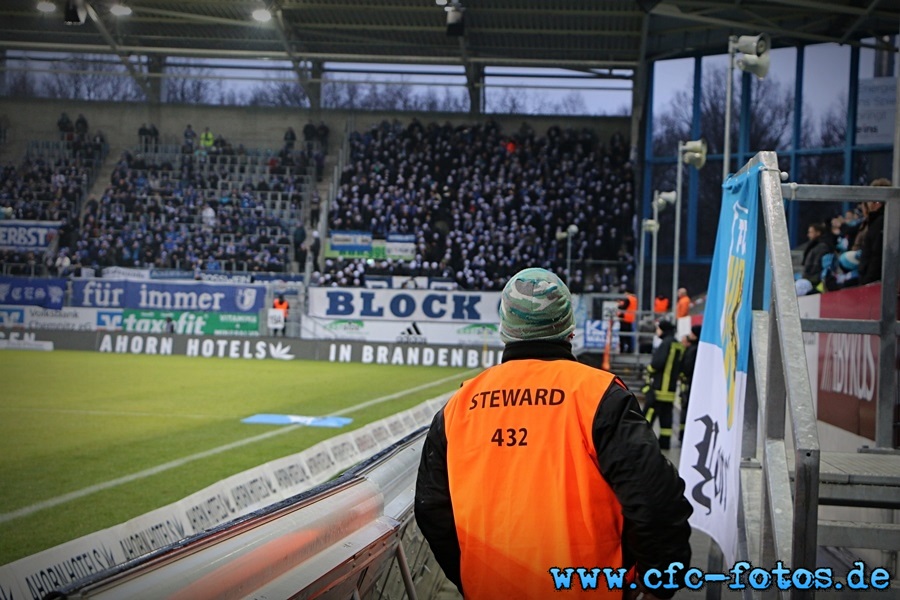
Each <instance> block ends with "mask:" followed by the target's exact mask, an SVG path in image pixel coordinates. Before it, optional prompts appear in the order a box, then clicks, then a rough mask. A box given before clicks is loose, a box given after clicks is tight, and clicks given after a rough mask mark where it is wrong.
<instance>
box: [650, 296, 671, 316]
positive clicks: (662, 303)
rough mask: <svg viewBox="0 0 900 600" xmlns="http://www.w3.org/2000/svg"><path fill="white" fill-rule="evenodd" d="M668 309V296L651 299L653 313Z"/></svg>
mask: <svg viewBox="0 0 900 600" xmlns="http://www.w3.org/2000/svg"><path fill="white" fill-rule="evenodd" d="M668 310H669V299H668V298H655V299H654V300H653V312H655V313H664V312H668Z"/></svg>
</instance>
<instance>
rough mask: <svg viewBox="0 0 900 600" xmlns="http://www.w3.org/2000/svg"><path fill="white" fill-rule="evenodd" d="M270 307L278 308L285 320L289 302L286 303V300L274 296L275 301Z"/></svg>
mask: <svg viewBox="0 0 900 600" xmlns="http://www.w3.org/2000/svg"><path fill="white" fill-rule="evenodd" d="M272 308H275V309H278V310H280V311H281V314H283V315H284V318H285V320H287V316H288V309H289V308H290V304H288V301H287V300H279V299H278V298H275V302H273V303H272Z"/></svg>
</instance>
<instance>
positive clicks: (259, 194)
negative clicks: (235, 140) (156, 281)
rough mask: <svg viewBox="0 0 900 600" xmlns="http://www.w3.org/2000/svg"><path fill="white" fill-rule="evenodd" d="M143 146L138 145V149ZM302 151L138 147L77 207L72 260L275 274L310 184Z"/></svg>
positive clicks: (286, 258) (284, 266)
mask: <svg viewBox="0 0 900 600" xmlns="http://www.w3.org/2000/svg"><path fill="white" fill-rule="evenodd" d="M144 150H146V152H144ZM308 164H309V162H308V160H307V158H306V155H305V153H304V152H292V151H287V150H282V151H281V152H280V153H277V154H276V153H273V152H272V151H271V150H264V149H250V148H244V146H243V145H239V146H238V147H237V148H234V147H233V146H232V145H231V144H230V143H229V142H228V141H227V140H225V138H224V137H223V136H222V135H221V134H220V135H218V136H217V137H216V139H215V142H214V145H213V147H212V148H211V149H210V150H209V151H208V152H207V151H204V150H200V149H197V150H193V149H192V148H190V147H185V146H171V145H164V144H163V145H154V146H153V147H152V148H151V147H150V146H149V145H147V144H141V146H139V147H138V148H136V149H135V150H133V151H126V152H124V153H123V154H122V156H121V157H120V159H119V161H118V162H117V163H116V165H115V167H114V169H113V171H112V174H111V176H110V184H109V186H108V187H107V188H106V190H105V191H104V192H103V194H102V196H101V197H100V199H99V200H97V199H94V198H92V199H90V200H89V201H88V202H87V204H86V209H85V213H84V221H83V226H82V236H81V239H80V240H79V247H78V258H79V260H80V262H81V263H82V264H86V265H91V266H94V267H100V268H102V267H104V266H125V267H160V268H172V269H182V270H195V269H201V268H202V269H204V270H207V271H220V270H221V271H244V272H284V271H287V270H289V269H290V268H291V261H292V260H293V245H292V242H291V239H292V231H293V229H295V228H296V227H298V226H299V224H300V215H301V212H300V211H301V205H302V203H303V194H304V193H305V191H306V187H307V186H308V185H309V182H310V177H309V175H308V174H307V172H308Z"/></svg>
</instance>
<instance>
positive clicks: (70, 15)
mask: <svg viewBox="0 0 900 600" xmlns="http://www.w3.org/2000/svg"><path fill="white" fill-rule="evenodd" d="M86 18H87V7H85V5H84V0H66V10H65V15H64V16H63V21H64V22H65V24H66V25H84V20H85V19H86Z"/></svg>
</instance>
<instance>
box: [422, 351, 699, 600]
mask: <svg viewBox="0 0 900 600" xmlns="http://www.w3.org/2000/svg"><path fill="white" fill-rule="evenodd" d="M570 348H571V347H570V346H569V344H568V343H565V342H519V343H514V344H510V345H507V348H506V350H505V351H504V358H503V360H504V362H503V364H501V365H498V366H496V367H492V368H490V369H487V370H486V371H484V372H483V373H481V374H480V375H478V376H477V377H475V378H474V379H472V380H470V381H467V382H466V383H464V384H463V385H462V387H461V388H460V390H459V391H458V392H456V394H455V395H454V396H453V397H452V398H451V399H450V401H449V402H448V403H447V405H446V406H445V407H444V409H443V410H442V411H441V412H439V413H438V414H437V415H436V416H435V419H434V422H433V423H432V426H431V430H430V431H429V434H428V436H427V438H426V441H425V446H424V448H423V452H422V462H421V464H420V468H419V477H418V481H417V484H416V519H417V521H418V523H419V527H420V529H421V530H422V532H423V534H424V535H425V537H426V539H427V540H428V542H429V544H430V545H431V547H432V550H433V551H434V553H435V556H436V558H437V559H438V562H439V563H440V564H441V567H442V568H443V569H444V571H445V573H446V574H447V576H448V578H450V579H451V581H454V583H456V584H457V586H458V587H460V588H461V590H462V592H463V595H464V596H465V598H467V599H468V598H474V599H485V600H487V599H498V598H517V599H527V598H534V599H544V598H549V597H554V598H555V597H557V596H556V594H557V593H559V594H560V597H581V596H582V595H583V596H585V597H587V596H590V597H592V598H597V597H600V598H603V597H608V598H621V597H622V591H621V590H608V589H607V586H606V585H605V582H604V581H605V580H603V578H602V577H601V578H600V580H599V581H600V585H599V586H598V589H593V590H584V589H582V586H581V583H580V579H579V577H578V575H577V574H576V575H574V576H573V577H572V580H571V586H570V588H569V589H568V590H567V591H562V590H560V591H559V592H557V591H556V587H555V581H554V577H553V576H552V575H551V573H550V569H551V568H553V567H557V568H559V569H565V568H567V567H574V568H578V567H587V568H588V569H591V568H593V567H599V568H601V569H602V568H603V567H611V568H614V569H616V568H628V567H630V566H632V565H633V564H635V562H636V563H637V565H638V569H639V570H641V569H646V568H650V567H656V566H668V564H669V562H671V561H673V560H679V561H682V562H684V563H685V564H688V561H689V559H690V545H689V544H688V538H689V535H690V526H689V525H688V524H687V518H688V516H689V515H690V512H691V508H690V505H689V504H688V502H687V500H685V499H684V497H683V491H684V483H683V482H682V481H681V479H680V478H679V477H678V475H677V473H675V471H674V467H672V465H671V464H670V463H668V461H666V460H665V458H663V457H662V455H661V454H660V453H659V449H658V445H657V444H656V440H655V437H653V433H652V431H651V430H650V429H649V427H648V426H647V423H646V420H645V419H644V417H643V415H642V414H641V412H640V409H639V408H638V406H637V404H636V402H635V400H634V397H633V395H632V394H631V393H630V392H628V391H627V389H625V387H624V385H623V384H622V383H621V381H620V380H618V379H617V378H616V377H615V376H613V375H612V374H610V373H607V372H605V371H600V370H598V369H594V368H592V367H588V366H586V365H583V364H581V363H578V362H577V361H576V360H575V359H574V357H573V356H572V354H571V349H570ZM629 524H630V526H629ZM635 526H637V527H636V528H635ZM626 531H632V532H633V533H632V534H629V535H628V536H627V537H628V538H629V541H628V542H627V543H626V542H625V538H626V536H625V532H626ZM650 534H652V535H650ZM672 592H673V593H674V590H672Z"/></svg>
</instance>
